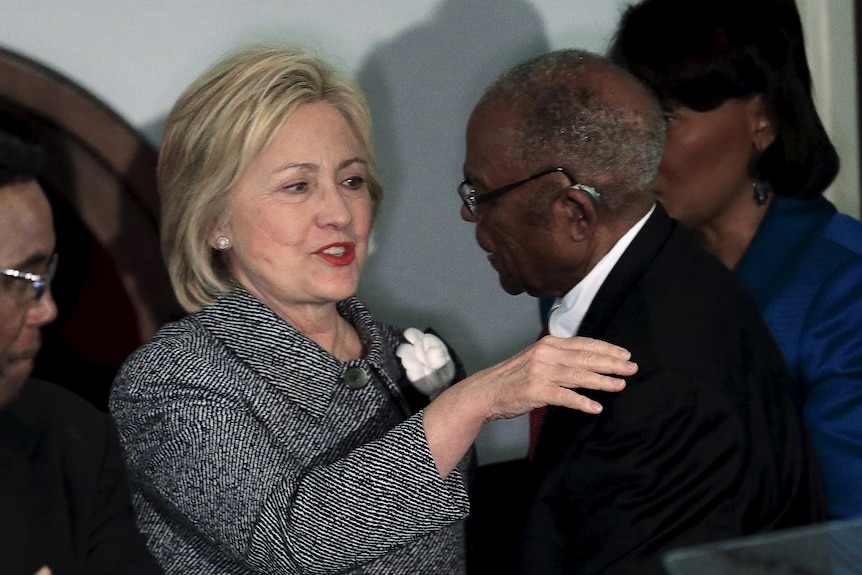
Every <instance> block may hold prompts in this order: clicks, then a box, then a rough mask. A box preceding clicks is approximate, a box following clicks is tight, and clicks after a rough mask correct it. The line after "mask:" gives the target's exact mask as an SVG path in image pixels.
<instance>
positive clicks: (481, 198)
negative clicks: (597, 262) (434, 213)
mask: <svg viewBox="0 0 862 575" xmlns="http://www.w3.org/2000/svg"><path fill="white" fill-rule="evenodd" d="M557 172H559V173H561V174H563V175H565V176H566V177H567V178H568V179H569V187H570V188H573V189H575V190H581V191H582V192H584V193H585V194H587V195H588V196H589V197H590V198H591V199H592V200H593V202H595V203H596V204H598V203H599V202H600V201H601V198H602V195H601V194H600V193H599V192H597V191H596V189H595V188H594V187H592V186H588V185H586V184H580V183H578V182H577V181H576V180H575V178H573V177H572V175H571V174H570V173H569V172H568V171H567V170H566V169H565V168H550V169H548V170H544V171H542V172H539V173H538V174H533V175H532V176H529V177H526V178H524V179H523V180H518V181H517V182H515V183H513V184H509V185H506V186H503V187H502V188H497V189H496V190H491V191H490V192H485V193H484V194H477V193H476V188H475V187H473V184H471V183H470V182H469V181H468V180H464V181H463V182H461V184H460V185H459V186H458V195H459V196H461V201H463V202H464V205H465V206H467V211H469V212H470V215H471V216H473V217H474V218H476V219H477V220H478V219H479V213H478V210H477V209H476V206H478V205H479V204H482V203H485V202H489V201H491V200H493V199H496V198H499V197H500V196H502V195H503V194H505V193H506V192H511V191H512V190H514V189H515V188H517V187H518V186H523V185H524V184H526V183H527V182H532V181H533V180H535V179H537V178H541V177H542V176H547V175H548V174H554V173H557Z"/></svg>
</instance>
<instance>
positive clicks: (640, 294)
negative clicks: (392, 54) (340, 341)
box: [459, 50, 821, 575]
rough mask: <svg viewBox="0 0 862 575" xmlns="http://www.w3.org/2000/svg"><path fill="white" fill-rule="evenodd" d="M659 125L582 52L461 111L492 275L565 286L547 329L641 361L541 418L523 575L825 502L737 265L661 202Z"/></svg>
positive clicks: (626, 568) (553, 293)
mask: <svg viewBox="0 0 862 575" xmlns="http://www.w3.org/2000/svg"><path fill="white" fill-rule="evenodd" d="M663 140H664V119H663V116H662V112H661V110H660V109H659V107H658V105H657V103H656V101H655V100H654V98H653V97H652V96H651V94H650V93H649V92H648V91H647V90H646V89H644V88H643V87H641V85H639V84H638V82H637V81H636V80H634V79H633V78H632V77H631V76H629V75H628V74H627V73H626V72H624V71H622V70H621V69H619V68H617V67H616V66H614V65H613V64H610V63H609V62H607V61H606V60H604V59H602V58H600V57H598V56H595V55H592V54H590V53H586V52H582V51H576V50H567V51H560V52H554V53H550V54H546V55H543V56H539V57H537V58H534V59H532V60H530V61H528V62H525V63H524V64H521V65H519V66H516V67H515V68H513V69H512V70H510V71H508V72H507V73H505V74H504V75H503V76H502V77H501V78H500V79H499V80H498V81H497V82H496V83H494V84H493V85H492V86H491V87H490V88H489V89H488V90H487V91H486V92H485V94H484V95H483V97H482V99H481V100H480V101H479V103H478V105H477V106H476V108H475V110H474V111H473V113H472V116H471V118H470V121H469V124H468V127H467V149H466V159H465V162H464V173H465V176H466V180H465V181H464V183H462V184H461V187H460V189H459V192H460V195H461V198H462V199H463V202H464V205H463V207H462V208H461V215H462V217H463V218H464V219H465V220H467V221H469V222H472V223H474V224H475V225H476V241H477V242H478V243H479V246H481V247H482V249H483V250H485V251H486V252H488V254H489V256H488V259H489V260H490V262H491V265H492V266H493V267H494V269H496V270H497V273H498V274H499V276H500V283H501V284H502V287H503V289H505V290H506V291H507V292H509V293H511V294H519V293H521V292H524V291H526V292H527V293H529V294H531V295H533V296H541V297H554V298H557V300H556V305H555V308H554V309H553V311H552V312H551V316H550V319H549V331H550V333H551V334H552V335H556V336H561V337H568V336H573V335H576V334H577V335H582V336H590V337H593V338H597V339H602V340H606V341H609V342H612V343H615V344H617V345H620V346H623V347H625V348H626V349H628V350H630V351H631V352H632V361H635V362H636V363H637V364H638V365H639V366H640V368H639V371H638V373H637V375H635V376H634V377H630V378H628V380H627V381H628V386H627V389H626V390H625V391H623V392H621V393H619V394H614V395H605V396H602V397H601V402H602V404H603V405H604V406H605V407H604V412H603V413H602V414H601V415H599V416H592V417H586V416H584V415H582V414H579V413H576V412H574V411H570V410H565V409H562V408H551V409H549V410H548V412H547V414H546V415H545V417H544V423H543V426H542V429H541V433H540V435H539V438H538V443H537V445H536V450H535V455H534V458H533V461H532V464H531V468H532V475H533V476H534V478H535V487H534V490H533V491H532V492H531V498H530V501H529V503H528V510H527V512H526V519H525V522H524V529H523V534H522V537H521V560H520V568H521V572H522V573H525V574H532V573H536V574H542V575H548V574H554V573H578V574H579V575H588V574H592V573H596V574H598V573H606V574H607V573H613V574H619V573H638V574H645V573H663V570H662V567H661V564H660V557H661V554H662V553H663V552H665V551H667V550H669V549H673V548H677V547H681V546H686V545H691V544H695V543H702V542H707V541H713V540H719V539H726V538H731V537H736V536H741V535H745V534H749V533H755V532H759V531H766V530H772V529H778V528H782V527H789V526H793V525H800V524H805V523H809V522H812V521H815V520H818V519H819V518H820V517H821V510H820V505H821V504H820V502H819V499H818V497H819V494H818V490H819V487H818V486H819V482H818V480H817V475H816V472H815V471H813V470H812V461H811V459H810V450H809V447H808V439H807V437H806V435H805V434H804V431H803V428H802V425H801V424H800V418H799V415H798V413H797V407H796V405H795V403H794V399H793V398H792V397H791V394H790V389H791V378H790V376H789V374H788V372H787V370H786V367H785V365H784V363H783V361H782V359H781V353H780V352H779V350H778V348H777V347H776V344H775V343H774V341H773V339H772V338H771V336H770V335H769V332H768V330H767V328H766V326H765V325H764V323H763V321H762V320H761V318H760V316H759V314H758V312H757V309H756V308H755V306H754V304H753V303H752V302H751V301H750V300H749V298H748V296H747V295H746V294H745V292H744V290H743V288H741V287H740V286H739V285H738V284H737V282H736V280H735V278H734V277H733V275H732V273H731V272H730V271H729V270H727V269H726V268H725V267H723V266H722V265H721V264H720V263H719V262H718V261H716V260H715V259H713V258H712V257H711V256H709V255H707V254H706V253H705V252H704V251H702V250H701V249H700V248H699V247H698V246H697V245H696V244H695V242H694V241H693V240H692V239H690V238H689V237H688V235H687V234H686V233H685V232H684V231H683V230H682V229H681V227H680V226H679V225H678V224H677V223H676V222H675V221H673V220H672V219H670V218H669V217H668V215H667V213H666V212H665V211H664V209H663V208H662V207H661V205H660V204H657V203H656V202H655V197H654V194H653V191H652V181H653V178H654V176H655V174H656V170H657V167H658V163H659V160H660V157H661V153H662V145H663ZM593 397H599V394H593Z"/></svg>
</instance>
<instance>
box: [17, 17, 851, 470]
mask: <svg viewBox="0 0 862 575" xmlns="http://www.w3.org/2000/svg"><path fill="white" fill-rule="evenodd" d="M622 5H623V2H622V0H531V1H526V0H409V1H407V0H374V1H370V0H341V1H339V0H303V1H299V0H287V1H285V0H278V1H275V0H272V1H269V0H246V1H240V0H209V1H203V0H197V1H177V0H151V1H145V2H123V3H120V2H116V1H108V0H88V1H84V0H78V1H70V2H60V1H59V0H29V1H28V2H26V3H25V2H18V1H12V0H0V12H2V14H3V15H4V17H3V18H2V19H0V39H2V44H3V45H4V46H5V47H6V48H9V49H12V50H16V51H18V52H21V53H23V54H25V55H27V56H30V57H31V58H34V59H36V60H38V61H40V62H42V63H43V64H46V65H48V66H50V67H52V68H55V69H56V70H58V71H60V72H61V73H63V74H65V75H67V76H69V77H71V78H72V79H73V80H76V81H77V82H79V83H80V84H81V85H83V86H84V87H85V88H87V89H89V90H90V91H92V92H93V93H94V94H95V95H96V96H98V97H100V98H102V99H103V100H104V101H105V102H106V103H107V104H109V105H110V106H112V107H113V108H114V109H115V110H116V111H118V112H119V113H120V114H121V115H122V116H124V117H125V118H126V119H127V120H128V121H129V122H130V123H132V124H133V125H134V126H136V127H138V128H139V129H140V130H141V131H142V132H144V133H145V134H146V135H147V136H148V137H149V138H150V139H151V140H152V141H153V142H154V143H157V142H158V140H159V137H160V132H161V126H162V123H163V120H164V117H165V116H166V114H167V113H168V111H169V109H170V107H171V105H172V103H173V101H174V100H175V99H176V97H177V96H178V95H179V93H180V92H181V91H182V89H183V88H184V87H185V86H186V85H187V84H188V83H189V82H191V81H192V80H193V79H194V78H195V77H196V76H197V75H198V74H199V73H200V72H201V71H203V69H204V68H205V67H206V66H208V65H209V64H211V63H212V62H214V61H215V60H216V59H217V58H218V57H220V56H221V55H222V54H224V53H225V52H227V51H229V50H231V49H233V48H235V47H237V46H240V45H242V44H247V43H251V42H259V41H291V42H295V43H298V44H300V45H302V46H304V47H306V48H308V49H310V50H312V51H315V52H316V53H318V54H319V55H322V56H324V57H326V58H328V59H329V60H330V61H331V62H333V63H334V64H336V65H337V66H339V67H340V68H342V69H343V70H345V71H346V72H348V73H350V74H353V75H354V76H355V77H356V78H357V79H358V80H359V81H360V83H361V84H362V86H363V87H364V88H365V90H366V92H367V95H368V98H369V101H370V104H371V108H372V114H373V117H374V120H375V132H374V133H375V140H376V145H377V151H378V159H379V162H380V166H381V175H382V179H383V183H384V186H385V189H386V196H385V199H384V203H383V207H382V210H381V214H380V218H379V220H378V224H377V226H376V230H375V232H374V235H373V242H374V247H373V253H372V256H371V257H370V258H369V262H368V266H367V269H366V273H365V276H364V279H363V281H362V284H361V287H360V296H361V297H362V299H364V300H365V301H366V303H368V304H369V306H370V307H371V309H372V311H373V312H374V313H375V315H376V316H377V317H378V318H379V319H382V320H385V321H389V322H392V323H397V324H400V325H404V326H417V327H426V326H433V327H434V328H435V329H436V330H437V331H438V332H440V333H441V334H442V335H443V336H444V337H445V338H446V339H447V340H448V341H449V342H450V343H451V344H452V345H453V346H454V347H455V348H456V349H457V350H458V351H459V353H460V355H461V356H462V358H463V359H464V362H465V364H466V366H467V368H468V370H469V371H471V372H473V371H476V370H479V369H482V368H484V367H487V366H488V365H490V364H492V363H494V362H497V361H499V360H501V359H503V358H505V357H507V356H508V355H511V354H513V353H515V352H516V351H518V350H520V349H522V348H523V347H525V346H526V345H528V344H529V343H531V342H532V341H533V340H534V338H535V335H536V334H537V332H538V331H539V328H540V325H539V319H538V312H537V306H536V301H535V300H534V299H533V298H530V297H528V296H523V295H522V296H518V297H511V296H508V295H506V294H505V293H504V292H503V291H502V290H501V289H500V288H499V284H498V282H497V275H496V273H495V272H494V270H493V269H492V268H491V267H490V265H488V263H487V261H486V260H485V256H484V254H483V252H481V250H480V249H479V248H478V247H477V246H476V245H475V242H474V239H473V230H472V226H471V225H469V224H466V223H464V222H462V221H461V220H460V218H459V215H458V211H459V206H460V201H459V200H458V198H457V195H456V193H455V187H456V185H457V184H458V182H460V180H461V179H462V176H461V163H462V160H463V155H462V154H463V127H464V124H465V122H466V119H467V117H468V114H469V111H470V109H471V107H472V105H473V104H474V102H475V101H476V99H477V98H478V96H479V94H480V93H481V91H482V90H483V88H484V87H485V86H486V85H487V84H488V83H489V82H490V81H491V80H492V79H493V78H494V77H495V76H497V75H498V74H499V73H500V72H502V71H503V70H504V69H506V68H507V67H509V66H510V65H512V64H514V63H516V62H518V61H520V60H522V59H524V58H526V57H528V56H531V55H534V54H537V53H540V52H543V51H547V50H549V49H556V48H561V47H568V46H576V47H580V48H586V49H591V50H594V51H603V50H604V48H605V46H606V44H607V41H608V39H609V36H610V34H611V32H612V30H613V27H614V25H615V22H616V19H617V16H618V14H619V11H620V9H621V6H622ZM847 50H848V51H849V50H852V48H851V47H849V46H848V47H847ZM854 114H855V112H854ZM853 118H854V121H855V115H854V116H853ZM854 153H855V152H854ZM525 438H526V421H525V419H524V418H521V419H519V420H516V421H514V422H506V423H495V424H493V425H492V426H490V427H489V428H488V429H487V430H486V431H485V432H484V433H483V434H482V436H481V437H480V440H479V448H480V457H481V460H482V461H483V462H488V461H492V460H496V459H505V458H509V457H515V456H518V455H520V454H522V453H523V452H524V450H525V445H526V444H525Z"/></svg>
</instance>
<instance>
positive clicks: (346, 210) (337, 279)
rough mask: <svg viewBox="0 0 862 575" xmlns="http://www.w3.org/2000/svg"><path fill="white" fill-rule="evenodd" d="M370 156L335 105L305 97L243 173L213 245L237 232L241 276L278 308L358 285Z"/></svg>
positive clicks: (236, 269)
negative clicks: (225, 219) (305, 100)
mask: <svg viewBox="0 0 862 575" xmlns="http://www.w3.org/2000/svg"><path fill="white" fill-rule="evenodd" d="M366 160H367V158H365V157H364V156H363V151H362V147H361V146H360V144H359V141H358V140H357V138H356V137H355V136H354V134H353V131H352V130H351V129H350V126H349V125H348V123H347V122H346V121H345V119H344V117H343V116H342V115H341V114H340V113H339V112H338V111H337V110H336V109H335V108H334V107H332V106H331V105H329V104H327V103H323V102H318V103H312V104H304V105H302V106H300V107H299V108H298V109H297V110H296V112H295V113H294V114H293V115H292V116H291V117H290V118H289V119H288V120H287V121H286V122H285V123H284V125H283V126H282V127H281V129H280V130H279V131H278V132H277V134H276V136H275V139H274V141H273V142H272V144H271V145H270V146H269V147H268V148H266V149H265V150H264V151H263V153H262V154H261V155H260V156H259V157H258V158H256V159H255V160H254V161H253V162H252V163H251V164H250V165H249V167H248V169H247V170H246V171H245V173H244V174H243V175H242V178H241V179H240V181H239V183H238V185H237V186H236V188H235V189H234V190H233V191H232V192H231V197H230V200H229V204H228V214H227V222H226V223H225V224H224V225H223V226H221V227H219V228H218V229H216V230H214V231H213V234H212V235H211V236H210V242H211V245H215V239H216V238H217V237H218V236H226V237H227V238H229V239H230V242H231V248H230V249H229V250H228V251H226V252H225V253H224V255H225V256H226V258H227V265H228V269H229V270H230V272H231V274H232V276H233V278H234V279H235V280H236V281H238V282H239V283H240V284H241V285H242V286H244V287H245V288H246V289H248V290H249V291H250V292H251V293H253V294H254V295H255V296H257V297H258V298H259V299H260V300H261V301H263V302H264V303H266V304H267V305H269V306H270V307H271V308H273V309H274V310H276V311H277V312H279V311H281V310H283V311H288V310H289V309H291V308H298V307H299V308H301V307H303V306H308V305H319V304H327V303H332V302H336V301H338V300H341V299H344V298H346V297H348V296H350V295H352V294H353V293H354V292H355V290H356V287H357V284H358V283H359V276H360V272H361V271H362V266H363V264H364V262H365V257H366V254H367V251H368V235H369V230H370V228H371V196H370V194H369V191H368V186H367V184H366V181H365V170H366ZM288 315H290V314H289V312H288Z"/></svg>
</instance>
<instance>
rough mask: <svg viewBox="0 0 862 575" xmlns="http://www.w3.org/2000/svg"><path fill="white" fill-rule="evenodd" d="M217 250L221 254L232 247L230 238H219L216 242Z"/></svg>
mask: <svg viewBox="0 0 862 575" xmlns="http://www.w3.org/2000/svg"><path fill="white" fill-rule="evenodd" d="M215 244H216V249H217V250H218V251H220V252H223V251H225V250H226V249H228V248H229V247H230V238H226V237H225V236H219V237H217V238H216V241H215Z"/></svg>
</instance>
